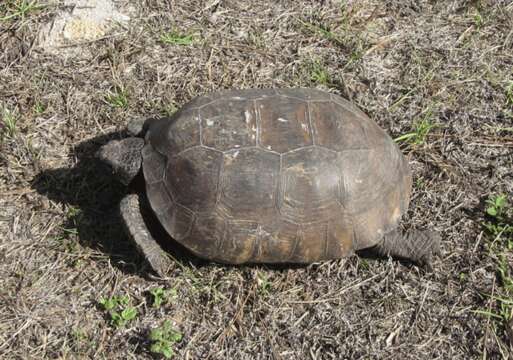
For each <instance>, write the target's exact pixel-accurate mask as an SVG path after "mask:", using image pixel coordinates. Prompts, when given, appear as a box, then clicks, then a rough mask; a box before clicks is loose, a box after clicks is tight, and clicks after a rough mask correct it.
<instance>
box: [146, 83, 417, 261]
mask: <svg viewBox="0 0 513 360" xmlns="http://www.w3.org/2000/svg"><path fill="white" fill-rule="evenodd" d="M143 171H144V177H145V180H146V184H147V189H146V190H147V196H148V199H149V202H150V204H151V207H152V209H153V210H154V212H155V214H156V216H157V217H158V219H159V220H160V222H161V223H162V225H163V226H164V228H165V229H166V230H167V232H168V233H169V234H170V235H171V236H172V237H173V238H174V239H175V240H176V241H178V242H180V243H181V244H183V245H184V246H186V247H187V248H189V249H190V250H191V251H193V252H194V253H195V254H197V255H198V256H200V257H202V258H206V259H211V260H215V261H220V262H226V263H244V262H266V263H277V262H291V263H308V262H313V261H319V260H325V259H333V258H339V257H343V256H346V255H348V254H351V253H352V252H353V251H354V250H358V249H362V248H367V247H371V246H373V245H375V244H376V243H377V242H379V241H380V239H381V238H382V237H383V234H385V233H386V232H388V231H390V230H392V229H393V228H395V227H396V226H397V224H398V221H399V219H400V217H401V215H402V214H403V213H404V212H406V210H407V207H408V202H409V197H410V191H411V175H410V170H409V167H408V164H407V161H406V160H405V158H404V157H403V155H402V153H401V152H400V150H399V148H398V147H397V146H396V145H395V143H394V142H393V141H392V140H391V139H390V137H389V136H388V135H387V134H386V133H385V132H383V131H382V130H381V129H380V128H379V127H378V126H377V125H376V123H375V122H374V121H372V120H371V119H369V118H368V117H367V116H366V115H365V114H364V113H362V112H361V111H360V110H358V109H357V108H356V107H355V106H354V105H352V104H351V103H350V102H348V101H347V100H345V99H343V98H341V97H339V96H337V95H333V94H330V93H327V92H323V91H319V90H313V89H283V90H279V89H278V90H274V89H250V90H237V91H226V92H223V93H216V94H210V95H207V96H202V97H199V98H196V99H194V100H193V101H191V102H190V103H188V104H187V105H185V106H184V107H183V108H182V109H181V110H180V111H179V112H178V113H176V114H175V115H174V116H173V117H171V118H167V119H161V120H158V121H156V122H154V123H152V125H151V126H150V128H149V130H148V133H147V134H146V145H145V147H144V149H143Z"/></svg>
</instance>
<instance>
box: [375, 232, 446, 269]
mask: <svg viewBox="0 0 513 360" xmlns="http://www.w3.org/2000/svg"><path fill="white" fill-rule="evenodd" d="M375 250H376V252H377V253H378V254H380V255H384V256H392V257H396V258H402V259H406V260H410V261H413V262H415V263H417V264H419V265H421V266H424V265H425V266H427V267H431V258H432V256H433V255H440V235H439V234H438V233H436V232H433V231H419V230H412V231H407V232H402V231H400V230H398V229H396V230H394V231H391V232H389V233H388V234H386V235H385V236H384V237H383V240H382V241H381V242H380V243H379V244H378V245H376V247H375Z"/></svg>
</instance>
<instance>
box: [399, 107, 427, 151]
mask: <svg viewBox="0 0 513 360" xmlns="http://www.w3.org/2000/svg"><path fill="white" fill-rule="evenodd" d="M432 116H433V114H432V112H431V110H427V111H426V113H425V114H424V116H423V117H422V118H420V119H417V120H415V121H414V122H413V129H412V131H411V132H409V133H406V134H403V135H401V136H399V137H397V138H395V139H394V141H395V142H406V143H409V144H412V145H422V144H424V143H425V142H426V138H427V136H428V134H429V133H430V132H431V130H433V128H435V127H436V124H434V123H433V122H432Z"/></svg>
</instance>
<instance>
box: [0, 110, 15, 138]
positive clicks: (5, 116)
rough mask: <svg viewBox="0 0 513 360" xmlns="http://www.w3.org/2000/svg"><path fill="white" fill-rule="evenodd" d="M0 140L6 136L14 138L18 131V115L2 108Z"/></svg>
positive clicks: (0, 113) (0, 114)
mask: <svg viewBox="0 0 513 360" xmlns="http://www.w3.org/2000/svg"><path fill="white" fill-rule="evenodd" d="M0 116H1V121H0V139H1V138H3V137H4V136H6V137H10V138H12V137H13V136H14V135H15V134H16V131H17V128H16V124H17V123H18V115H17V114H16V112H15V111H12V110H9V109H7V108H0Z"/></svg>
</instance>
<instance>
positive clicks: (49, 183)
mask: <svg viewBox="0 0 513 360" xmlns="http://www.w3.org/2000/svg"><path fill="white" fill-rule="evenodd" d="M125 136H126V134H123V133H119V132H112V133H109V134H105V135H101V136H97V137H94V138H92V139H89V140H86V141H83V142H81V143H80V144H78V145H77V146H76V147H74V148H73V149H72V150H71V153H70V156H71V157H72V158H75V159H77V163H76V165H75V166H74V167H72V168H58V169H51V170H44V171H42V172H40V173H39V174H38V175H37V176H36V177H35V178H34V180H33V181H32V184H31V186H32V188H33V189H34V190H36V191H37V192H38V193H39V194H41V195H44V196H46V197H47V198H49V199H50V200H52V201H55V202H57V203H59V204H61V205H63V206H66V207H67V209H68V210H67V212H66V217H65V219H64V220H63V228H64V229H76V231H77V234H78V239H79V242H80V244H81V245H82V246H86V247H90V248H92V249H95V250H99V251H101V252H103V253H105V254H106V255H108V256H109V257H110V260H111V262H112V264H113V265H114V266H116V267H117V268H119V269H120V270H121V271H123V272H124V273H130V274H137V275H144V276H145V275H147V274H148V273H149V267H148V266H146V264H145V262H144V260H143V259H142V258H141V256H140V255H139V254H138V252H137V250H136V248H135V246H133V245H132V243H131V242H130V241H129V239H128V237H127V236H126V234H125V231H124V227H123V223H122V219H121V215H120V212H119V203H120V201H121V199H122V198H123V196H124V195H125V194H126V193H127V188H126V187H125V186H123V185H121V184H120V183H119V182H117V181H116V179H115V177H114V176H113V174H112V170H111V169H110V168H109V166H107V165H106V164H104V163H102V162H101V161H100V160H99V159H97V158H96V156H95V153H96V152H97V150H98V149H99V148H100V146H102V145H103V144H105V143H107V142H108V141H110V140H112V139H120V138H123V137H125ZM145 219H146V217H145ZM148 221H149V222H150V223H151V224H150V228H151V229H152V231H155V232H156V236H157V237H156V238H157V239H161V242H163V243H165V244H166V245H165V249H166V250H167V251H169V252H171V253H172V254H173V257H174V258H175V259H176V260H177V261H179V262H181V263H182V264H183V265H186V264H188V263H192V264H194V266H197V267H200V266H202V264H205V263H206V262H205V261H202V260H201V259H198V258H197V257H195V256H194V255H193V254H191V253H190V252H189V251H188V250H187V249H185V248H184V247H183V246H182V245H180V244H178V243H177V242H176V241H174V240H172V239H171V238H170V237H169V236H168V235H167V234H166V233H165V232H164V231H163V230H162V228H161V227H160V224H158V223H157V222H156V221H154V220H152V219H151V218H150V219H148Z"/></svg>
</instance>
